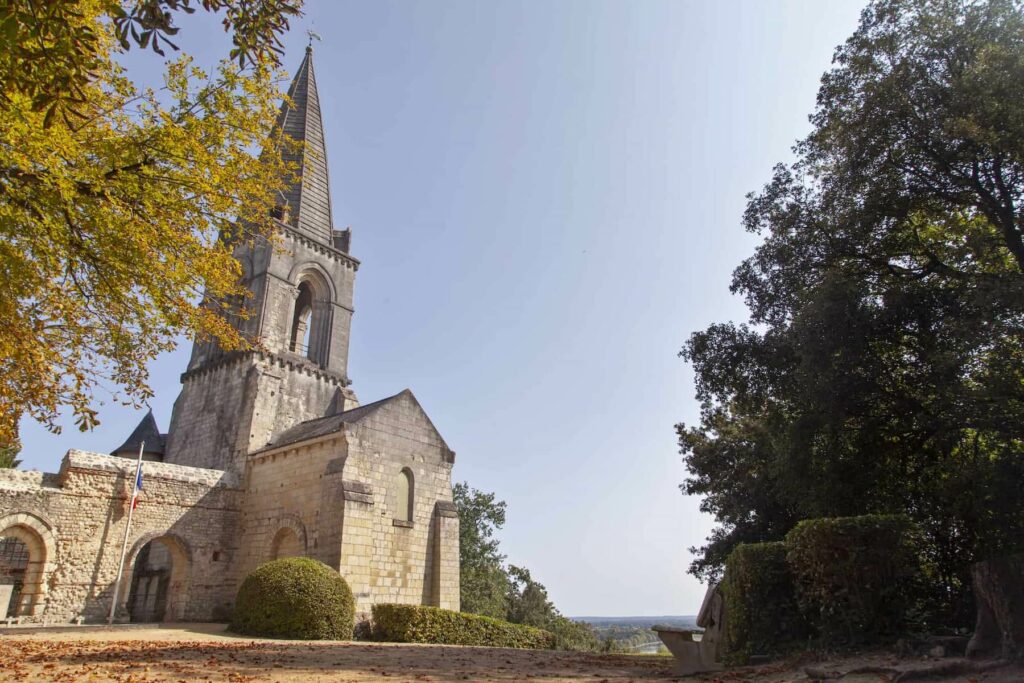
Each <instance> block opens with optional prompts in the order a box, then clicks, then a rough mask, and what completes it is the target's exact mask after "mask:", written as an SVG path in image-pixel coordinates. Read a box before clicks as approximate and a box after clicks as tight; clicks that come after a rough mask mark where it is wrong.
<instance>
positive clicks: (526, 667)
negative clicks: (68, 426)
mask: <svg viewBox="0 0 1024 683" xmlns="http://www.w3.org/2000/svg"><path fill="white" fill-rule="evenodd" d="M894 664H895V661H894V660H893V659H892V657H891V656H888V655H873V656H870V657H860V658H857V659H845V660H835V661H831V662H826V663H823V664H821V665H819V666H820V667H821V668H822V669H824V670H837V669H838V670H845V671H849V670H850V669H852V668H854V667H856V666H864V665H869V666H878V667H884V666H892V665H894ZM902 664H903V666H905V665H906V664H907V663H906V662H903V663H902ZM922 664H923V663H922V662H918V663H917V665H918V666H920V665H922ZM671 666H672V660H671V659H670V658H668V657H657V656H652V655H592V654H580V653H565V652H550V651H531V650H510V649H501V648H485V647H450V646H442V645H397V644H391V643H363V642H359V643H334V642H322V641H319V642H317V641H293V640H253V639H250V638H239V637H236V636H230V635H226V634H225V633H224V627H223V626H222V625H215V624H195V625H191V624H180V625H174V626H169V627H164V628H139V627H131V628H117V629H112V630H96V629H81V630H68V631H61V632H53V631H49V632H36V633H17V632H16V631H14V632H13V633H12V631H5V632H4V634H3V635H0V681H122V682H123V683H128V682H131V683H149V682H153V681H175V682H189V683H191V682H192V681H216V682H218V683H219V682H222V681H228V682H231V683H247V682H249V681H302V682H303V683H315V682H317V681H331V682H339V683H340V682H342V681H388V682H399V681H410V682H416V681H442V682H447V681H494V682H504V681H538V682H539V681H543V682H546V683H568V682H569V681H572V682H574V683H575V682H581V681H582V682H592V683H626V682H627V681H637V682H638V683H639V682H642V681H684V680H685V681H698V680H700V681H704V682H705V683H710V682H712V681H718V682H720V683H725V682H735V681H758V682H759V683H796V682H802V683H806V682H807V681H808V680H809V679H808V677H807V676H806V675H805V674H804V671H803V667H802V666H795V665H794V666H786V665H773V666H765V667H760V668H751V667H748V668H743V669H730V670H728V671H724V672H721V673H719V674H716V675H706V676H702V677H699V678H686V679H682V678H679V677H676V676H673V675H672V673H671ZM901 668H902V666H901ZM886 680H891V679H890V678H889V677H886V676H884V675H879V674H877V673H873V674H864V675H856V676H847V677H844V678H842V679H841V681H839V682H838V683H879V682H882V681H886ZM932 680H941V681H963V682H964V683H967V682H968V681H971V682H973V683H1019V682H1020V681H1022V680H1024V671H1021V670H1020V669H1018V670H1016V672H1014V671H1005V670H1004V671H1001V672H991V673H988V674H982V675H972V676H951V677H946V678H941V679H932Z"/></svg>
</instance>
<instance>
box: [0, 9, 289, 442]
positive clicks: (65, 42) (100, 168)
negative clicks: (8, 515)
mask: <svg viewBox="0 0 1024 683" xmlns="http://www.w3.org/2000/svg"><path fill="white" fill-rule="evenodd" d="M163 4H167V3H166V0H164V1H163V2H160V1H156V0H148V1H147V2H145V3H142V5H146V6H148V5H154V6H156V7H158V8H159V7H162V5H163ZM171 4H173V5H181V4H182V3H181V2H175V3H171ZM184 4H185V5H187V4H188V3H184ZM214 4H217V5H225V4H227V5H234V4H237V3H230V2H229V3H214ZM277 4H282V3H277ZM284 4H288V5H296V6H297V3H295V2H290V1H289V2H288V3H284ZM120 8H121V3H119V2H109V1H103V0H81V1H80V2H74V3H72V2H67V1H62V2H48V3H39V2H32V1H31V0H20V1H18V2H9V3H3V5H2V6H0V34H2V35H3V37H4V41H5V42H4V46H5V47H4V50H2V51H0V52H2V53H3V55H2V56H0V85H2V87H3V92H2V97H0V443H12V442H14V441H15V440H16V438H17V431H18V422H19V419H20V418H21V417H22V415H28V416H31V417H32V418H34V419H36V420H38V421H40V422H42V423H43V424H45V425H46V426H47V427H49V428H50V429H52V430H54V431H57V430H59V427H58V424H57V417H58V415H59V413H60V411H61V410H62V409H63V408H69V409H70V411H71V412H72V413H73V415H74V417H75V420H76V423H77V424H78V426H79V427H80V428H82V429H88V428H91V427H92V426H93V425H95V424H96V423H97V422H98V419H97V414H96V410H95V407H94V406H95V403H94V401H95V399H96V397H97V394H100V395H102V396H112V397H113V398H114V399H115V400H119V401H122V402H127V403H132V404H136V405H137V404H140V403H142V402H144V401H145V400H146V399H147V398H148V397H149V396H150V395H151V393H152V392H151V390H150V388H149V387H148V386H147V383H146V380H147V371H146V365H147V363H148V362H149V361H150V360H152V359H153V358H154V357H156V356H157V354H159V353H161V352H163V351H166V350H169V349H171V348H173V347H174V345H175V339H176V338H179V337H180V336H181V335H190V336H196V337H200V338H213V339H216V340H218V341H219V342H220V343H221V345H222V346H224V347H225V348H228V349H237V348H243V347H245V346H247V345H249V344H251V343H253V340H248V339H243V338H242V337H241V336H240V335H239V333H238V331H237V330H236V329H235V328H234V327H233V326H232V325H231V324H230V323H229V321H228V320H227V319H226V318H225V316H224V315H223V313H224V310H226V309H227V308H231V310H232V311H234V312H236V313H237V311H238V306H237V304H238V302H239V301H241V300H242V298H244V296H245V294H246V290H245V288H244V287H243V286H242V284H241V282H240V275H241V267H240V265H239V263H238V262H237V261H236V260H235V259H234V257H233V256H232V245H231V243H229V240H227V239H225V237H226V236H228V235H232V236H233V237H234V239H249V238H252V237H255V236H258V235H266V234H269V232H270V228H271V219H270V214H271V209H272V208H273V205H274V202H275V196H276V195H277V193H278V191H279V190H280V189H281V188H282V187H284V184H285V182H286V181H287V179H288V174H289V170H288V169H287V168H286V166H285V164H284V163H283V162H282V160H281V157H280V154H279V153H278V151H277V150H276V149H275V145H273V144H271V145H268V144H267V142H268V140H269V139H270V136H271V132H272V129H273V124H274V121H275V117H276V114H277V103H278V99H279V91H278V88H277V86H276V82H277V81H276V79H277V73H276V65H275V63H274V61H273V59H268V58H267V56H266V55H267V54H273V53H265V52H260V51H258V50H257V51H254V52H252V54H251V55H250V59H248V60H243V61H244V66H242V65H240V64H239V60H232V61H231V62H225V63H223V64H222V65H221V66H220V67H219V68H217V69H216V70H215V71H214V72H213V73H208V72H206V71H203V70H201V69H199V68H197V67H196V66H194V65H193V64H192V63H191V61H190V59H189V58H188V57H187V56H185V55H182V56H179V57H178V58H177V59H175V60H174V61H171V62H168V64H167V67H166V73H165V75H164V84H163V87H162V88H160V89H158V90H153V89H140V88H139V87H137V86H136V85H135V84H134V83H133V82H132V81H131V80H130V79H129V77H128V76H129V75H128V74H127V73H126V72H125V71H124V70H123V69H122V67H120V66H119V65H118V64H117V62H116V61H115V57H116V55H117V53H118V52H120V51H123V50H124V49H126V46H127V45H128V44H129V41H128V40H127V39H126V38H125V37H123V36H119V35H118V34H117V27H118V24H117V22H115V21H114V19H115V18H116V17H117V16H118V12H122V10H121V9H120ZM292 9H293V10H294V11H295V12H297V9H294V8H292ZM154 16H156V15H154ZM160 16H161V17H162V15H160ZM122 19H123V18H122ZM136 19H137V17H136ZM125 21H128V20H127V19H123V20H122V22H121V24H120V25H121V26H123V25H124V22H125ZM161 21H164V23H166V20H164V19H161ZM130 23H131V22H129V24H130ZM158 23H159V22H158ZM284 25H285V26H286V25H287V22H285V24H284ZM274 26H276V27H277V29H281V24H280V23H277V24H272V25H271V29H269V30H270V32H271V33H273V31H274V30H275V29H274ZM249 30H252V29H251V27H250V29H249ZM142 38H144V36H140V37H139V40H140V44H141V43H143V42H148V39H145V40H143V39H142ZM142 47H145V45H142ZM29 66H31V69H29ZM26 69H28V71H26ZM27 73H31V74H32V78H31V79H29V78H26V77H25V74H27ZM65 82H66V84H67V86H66V87H62V86H60V85H59V84H60V83H65ZM47 84H49V85H47ZM53 84H57V85H53ZM50 85H52V86H53V87H49V86H50ZM44 86H46V87H44ZM72 86H73V88H72ZM58 114H59V115H58ZM261 148H264V151H263V152H262V153H260V151H259V150H260V149H261ZM204 302H205V303H204Z"/></svg>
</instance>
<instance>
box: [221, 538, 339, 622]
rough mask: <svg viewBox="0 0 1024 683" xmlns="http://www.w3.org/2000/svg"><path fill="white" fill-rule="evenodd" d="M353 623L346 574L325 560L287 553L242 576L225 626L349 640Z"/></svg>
mask: <svg viewBox="0 0 1024 683" xmlns="http://www.w3.org/2000/svg"><path fill="white" fill-rule="evenodd" d="M354 623H355V606H354V604H353V600H352V591H351V590H350V589H349V587H348V583H346V582H345V579H343V578H342V577H341V575H340V574H339V573H338V572H336V571H334V570H333V569H331V568H330V567H328V566H327V565H326V564H324V563H323V562H318V561H317V560H311V559H309V558H308V557H288V558H285V559H281V560H273V561H272V562H267V563H266V564H263V565H260V566H259V567H257V568H256V569H255V570H254V571H253V572H252V573H251V574H249V576H247V577H245V581H243V582H242V587H241V588H239V589H238V597H237V598H236V599H235V611H234V614H233V615H232V618H231V625H230V626H229V628H230V630H232V631H235V632H236V633H243V634H245V635H252V636H268V637H273V638H301V639H305V640H351V639H352V629H353V626H354Z"/></svg>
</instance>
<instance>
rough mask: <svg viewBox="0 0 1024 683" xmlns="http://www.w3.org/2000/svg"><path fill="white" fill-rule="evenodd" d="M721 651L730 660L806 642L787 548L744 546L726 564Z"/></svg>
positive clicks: (740, 659)
mask: <svg viewBox="0 0 1024 683" xmlns="http://www.w3.org/2000/svg"><path fill="white" fill-rule="evenodd" d="M722 589H723V593H724V594H725V613H726V619H725V649H726V652H727V653H728V655H729V658H730V659H733V660H737V661H743V660H746V658H747V657H748V656H750V655H752V654H774V653H778V652H782V651H785V650H786V649H788V648H789V647H791V646H792V645H794V644H795V643H796V642H797V641H802V640H804V639H806V638H807V635H808V626H807V622H806V620H805V619H804V617H803V614H802V613H801V612H800V609H799V606H798V604H797V597H796V584H795V582H794V580H793V574H792V572H791V571H790V569H789V565H788V564H787V562H786V544H785V543H783V542H781V541H780V542H776V543H750V544H747V543H744V544H741V545H738V546H736V548H735V549H733V551H732V552H731V553H730V554H729V557H728V558H727V559H726V561H725V578H724V580H723V582H722Z"/></svg>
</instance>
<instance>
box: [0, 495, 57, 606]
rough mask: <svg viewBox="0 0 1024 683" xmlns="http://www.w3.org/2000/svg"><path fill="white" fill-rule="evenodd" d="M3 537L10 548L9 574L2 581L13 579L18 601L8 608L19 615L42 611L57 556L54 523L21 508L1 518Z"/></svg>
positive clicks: (1, 533) (0, 531) (0, 534)
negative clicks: (51, 523)
mask: <svg viewBox="0 0 1024 683" xmlns="http://www.w3.org/2000/svg"><path fill="white" fill-rule="evenodd" d="M0 538H4V539H8V540H7V545H8V546H10V547H9V550H10V551H11V558H10V566H9V567H7V571H6V573H7V574H8V577H7V578H6V579H0V581H4V580H9V581H11V583H12V584H13V585H15V586H16V593H17V596H16V598H15V599H16V600H17V604H15V605H13V606H12V608H11V609H10V610H9V612H10V613H11V614H12V615H13V616H19V617H34V616H40V615H42V613H43V610H44V609H45V608H46V590H47V579H48V578H49V576H50V574H51V571H50V570H51V569H52V567H53V566H54V562H55V561H56V556H57V553H56V550H57V544H56V541H55V539H54V535H53V528H52V526H51V525H50V524H48V523H46V522H44V521H43V520H42V519H40V518H39V517H37V516H35V515H33V514H31V513H28V512H19V513H16V514H13V515H6V516H4V517H2V518H0ZM22 555H24V556H22ZM2 616H6V615H2Z"/></svg>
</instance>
